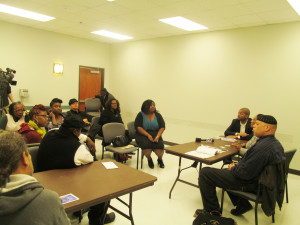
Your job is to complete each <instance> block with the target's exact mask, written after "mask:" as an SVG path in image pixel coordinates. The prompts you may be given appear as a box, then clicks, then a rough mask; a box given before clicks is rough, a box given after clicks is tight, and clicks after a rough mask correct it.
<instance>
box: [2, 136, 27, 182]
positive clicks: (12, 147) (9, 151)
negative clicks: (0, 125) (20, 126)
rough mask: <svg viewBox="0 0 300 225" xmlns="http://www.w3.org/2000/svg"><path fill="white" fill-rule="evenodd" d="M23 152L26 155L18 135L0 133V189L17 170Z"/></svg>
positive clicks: (25, 149) (22, 140)
mask: <svg viewBox="0 0 300 225" xmlns="http://www.w3.org/2000/svg"><path fill="white" fill-rule="evenodd" d="M23 152H26V154H28V153H27V146H26V143H25V140H24V138H23V137H22V136H21V135H20V134H18V133H17V132H12V131H0V187H5V185H6V183H7V181H8V178H9V176H10V175H11V174H12V173H13V172H14V171H15V170H16V169H17V168H18V165H19V161H20V159H21V158H22V153H23Z"/></svg>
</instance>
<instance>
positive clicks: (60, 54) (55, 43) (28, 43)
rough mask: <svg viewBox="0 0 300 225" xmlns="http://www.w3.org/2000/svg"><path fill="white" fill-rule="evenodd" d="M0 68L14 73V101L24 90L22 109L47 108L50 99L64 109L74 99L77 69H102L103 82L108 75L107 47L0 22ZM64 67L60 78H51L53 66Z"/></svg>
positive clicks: (75, 95)
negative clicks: (55, 99)
mask: <svg viewBox="0 0 300 225" xmlns="http://www.w3.org/2000/svg"><path fill="white" fill-rule="evenodd" d="M0 28H1V29H0V30H1V35H0V68H2V69H4V70H5V68H6V67H10V68H13V69H15V70H16V71H17V73H16V76H15V80H17V81H18V84H17V86H15V87H14V86H12V93H13V95H14V98H15V100H19V89H21V88H27V89H28V90H29V95H30V96H29V97H28V98H24V99H22V100H23V102H24V103H25V105H35V104H38V103H41V104H45V105H46V106H48V105H49V103H50V101H51V99H52V98H54V97H58V98H61V99H62V100H63V101H64V103H63V105H68V101H69V99H70V98H74V97H75V98H78V88H79V65H83V66H91V67H100V68H104V69H105V71H104V73H105V80H106V81H108V80H109V73H110V45H108V44H102V43H99V42H95V41H90V40H85V39H80V38H75V37H71V36H67V35H61V34H57V33H53V32H47V31H44V30H37V29H32V28H29V27H25V26H20V25H15V24H11V23H5V22H1V21H0ZM54 62H61V63H63V64H64V74H63V75H62V76H61V77H55V76H54V75H53V63H54Z"/></svg>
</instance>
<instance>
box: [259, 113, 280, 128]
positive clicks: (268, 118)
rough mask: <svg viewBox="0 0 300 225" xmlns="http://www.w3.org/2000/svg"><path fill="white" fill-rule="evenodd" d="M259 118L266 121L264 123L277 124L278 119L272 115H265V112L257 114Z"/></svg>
mask: <svg viewBox="0 0 300 225" xmlns="http://www.w3.org/2000/svg"><path fill="white" fill-rule="evenodd" d="M257 120H259V121H261V122H264V123H268V124H274V125H276V124H277V120H276V119H275V118H274V117H273V116H271V115H263V114H259V115H258V116H257Z"/></svg>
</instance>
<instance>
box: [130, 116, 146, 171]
mask: <svg viewBox="0 0 300 225" xmlns="http://www.w3.org/2000/svg"><path fill="white" fill-rule="evenodd" d="M127 128H128V132H129V137H130V138H131V140H132V141H131V142H130V144H131V145H133V146H135V147H138V148H140V147H139V146H138V144H137V143H136V141H135V133H136V130H135V126H134V121H131V122H129V123H128V124H127ZM143 159H144V154H143V151H142V152H141V169H143Z"/></svg>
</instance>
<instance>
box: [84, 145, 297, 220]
mask: <svg viewBox="0 0 300 225" xmlns="http://www.w3.org/2000/svg"><path fill="white" fill-rule="evenodd" d="M101 151H102V150H101V142H100V141H97V155H98V156H99V158H100V155H101V153H100V152H101ZM152 157H153V160H154V162H156V156H154V155H153V156H152ZM105 158H112V153H109V152H107V153H105ZM164 162H165V165H166V167H165V168H164V169H160V168H159V167H158V166H157V164H156V163H155V168H154V169H150V168H149V167H148V165H147V160H146V159H144V168H143V169H142V171H143V172H146V173H149V174H152V175H154V176H156V177H157V178H158V179H157V182H155V184H154V186H152V187H148V188H145V189H142V190H140V191H137V192H134V193H133V217H134V222H135V225H191V224H192V223H193V219H194V218H193V214H194V212H195V210H196V209H197V208H202V201H201V196H200V192H199V190H198V188H195V187H192V186H188V185H186V184H183V183H177V185H176V186H175V189H174V191H173V193H172V199H169V191H170V188H171V186H172V184H173V182H174V180H175V178H176V175H177V168H178V157H176V156H173V155H169V154H165V155H164ZM191 163H192V161H190V160H183V162H182V164H183V166H189V165H190V164H191ZM127 165H128V166H131V167H133V168H136V156H133V158H132V159H130V160H129V161H128V162H127ZM213 166H214V167H217V168H220V167H221V164H220V163H218V164H215V165H213ZM182 178H184V179H186V180H188V181H190V182H194V183H195V184H196V183H197V179H198V171H197V170H196V169H194V168H191V169H187V170H185V171H184V172H183V173H182ZM288 185H289V198H290V199H289V201H290V202H289V203H285V202H284V204H283V207H282V210H281V211H279V209H278V207H277V209H276V214H275V224H288V225H294V224H295V225H296V224H299V223H300V222H299V218H298V213H299V208H300V201H299V200H300V192H299V188H298V187H299V185H300V177H299V176H295V175H289V178H288ZM218 193H219V197H220V196H221V190H220V189H219V190H218ZM122 199H124V200H126V201H127V200H128V195H126V196H124V197H122ZM219 199H220V198H219ZM298 201H299V202H298ZM111 204H112V205H114V206H120V204H119V202H118V201H116V200H112V201H111ZM298 205H299V206H298ZM120 207H121V208H124V207H122V206H120ZM298 207H299V208H298ZM232 208H233V206H232V204H231V202H230V200H229V198H228V196H227V195H226V197H225V203H224V212H223V216H225V217H231V218H233V219H234V220H235V221H236V222H237V224H239V225H242V224H254V210H251V211H249V212H247V213H245V214H244V215H243V216H240V217H235V216H232V215H231V214H230V210H231V209H232ZM124 210H125V209H124ZM110 211H111V210H110V209H109V212H110ZM258 212H259V214H258V223H259V224H261V225H266V224H272V219H271V217H267V216H265V215H264V214H263V212H262V210H261V208H260V207H259V210H258ZM297 221H298V222H297ZM81 224H82V225H88V219H87V216H86V214H85V216H84V219H83V221H82V222H81ZM110 224H111V225H127V224H128V225H130V224H131V223H130V221H129V220H127V219H125V218H124V217H122V216H121V215H118V214H117V213H116V220H115V221H114V222H113V223H110Z"/></svg>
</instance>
